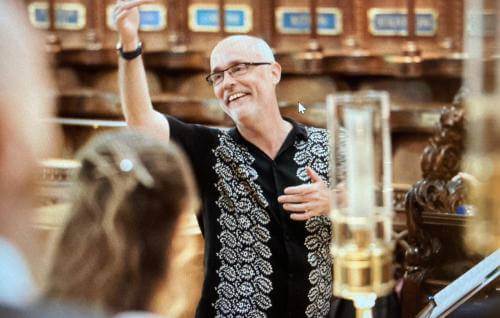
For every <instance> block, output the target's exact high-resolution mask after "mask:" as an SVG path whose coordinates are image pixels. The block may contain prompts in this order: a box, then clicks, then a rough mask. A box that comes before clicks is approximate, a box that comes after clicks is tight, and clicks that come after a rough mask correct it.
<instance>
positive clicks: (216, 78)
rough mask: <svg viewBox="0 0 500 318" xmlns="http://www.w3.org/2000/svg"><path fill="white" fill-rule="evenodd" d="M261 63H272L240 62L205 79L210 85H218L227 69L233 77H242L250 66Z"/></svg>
mask: <svg viewBox="0 0 500 318" xmlns="http://www.w3.org/2000/svg"><path fill="white" fill-rule="evenodd" d="M259 65H271V63H269V62H261V63H250V62H247V63H238V64H236V65H233V66H230V67H228V68H226V69H225V70H222V71H218V72H213V73H210V74H208V75H207V77H205V79H206V80H207V82H208V84H209V85H210V86H216V85H219V84H220V83H222V81H223V80H224V73H225V72H226V71H227V72H228V73H229V75H231V77H240V76H242V75H245V74H246V73H247V72H248V69H249V68H250V66H259Z"/></svg>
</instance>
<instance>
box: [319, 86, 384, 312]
mask: <svg viewBox="0 0 500 318" xmlns="http://www.w3.org/2000/svg"><path fill="white" fill-rule="evenodd" d="M327 112H328V129H329V132H330V135H331V148H330V149H331V161H332V162H331V163H332V164H331V167H334V168H333V173H332V180H331V184H332V191H333V195H332V213H331V216H332V221H333V228H334V232H333V243H332V254H333V263H334V294H335V295H336V296H338V297H342V298H347V299H352V300H354V302H355V306H356V307H358V306H357V305H356V303H361V302H366V301H367V300H368V302H370V303H374V301H375V298H376V297H380V296H383V295H387V294H389V293H390V292H391V291H392V288H393V285H394V282H393V275H392V253H393V245H394V244H393V242H392V240H391V235H392V216H393V210H392V162H391V138H390V128H389V114H390V104H389V95H388V93H387V92H380V91H362V92H357V93H343V94H342V93H339V94H335V95H330V96H328V97H327ZM368 307H371V306H368Z"/></svg>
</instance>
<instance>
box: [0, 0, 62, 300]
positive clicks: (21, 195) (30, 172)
mask: <svg viewBox="0 0 500 318" xmlns="http://www.w3.org/2000/svg"><path fill="white" fill-rule="evenodd" d="M25 12H26V8H25V7H24V4H23V3H22V2H21V1H11V0H3V1H0V51H1V52H2V58H0V74H1V75H0V76H1V80H0V305H1V306H6V307H19V308H20V307H24V306H27V305H29V304H30V303H32V302H33V301H34V300H35V299H36V296H37V287H36V284H35V283H34V281H33V277H34V275H32V271H31V270H32V268H37V266H36V264H35V266H32V267H31V268H30V266H29V264H31V263H32V262H33V261H35V260H36V259H37V258H38V256H39V255H36V254H34V253H35V251H37V250H38V248H37V245H36V240H34V238H33V235H34V232H33V229H32V226H31V222H32V217H33V199H34V194H35V180H36V177H37V175H38V171H37V160H39V159H40V158H42V157H45V156H47V155H48V154H49V153H50V152H51V150H53V149H54V148H53V147H54V146H55V145H57V140H58V138H57V137H58V136H57V134H56V131H55V127H54V126H50V127H49V126H44V125H43V124H42V122H41V119H42V118H46V117H48V116H51V115H52V114H53V113H52V112H53V109H52V105H53V103H52V98H51V97H52V94H53V92H54V91H53V87H52V80H51V77H50V76H48V74H49V73H50V72H49V70H48V67H47V61H46V60H45V56H44V52H43V47H44V43H43V42H42V41H41V40H40V39H41V38H43V37H40V36H36V34H34V31H33V29H32V27H31V26H30V25H29V24H28V20H27V17H26V16H25V14H24V13H25Z"/></svg>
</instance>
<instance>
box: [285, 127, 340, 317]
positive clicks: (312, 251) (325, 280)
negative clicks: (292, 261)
mask: <svg viewBox="0 0 500 318" xmlns="http://www.w3.org/2000/svg"><path fill="white" fill-rule="evenodd" d="M306 130H307V135H308V140H307V141H304V140H301V141H297V142H295V147H296V148H297V152H296V153H295V156H294V161H295V162H296V163H297V165H298V166H299V168H298V169H297V177H298V178H299V179H300V180H302V181H304V182H306V181H309V177H308V176H307V173H306V169H305V168H306V166H308V167H311V168H312V169H313V170H314V171H315V172H316V173H318V174H319V175H320V176H321V177H322V179H323V180H325V182H328V181H329V178H328V176H329V156H330V153H329V150H328V149H329V148H328V147H329V145H328V134H327V132H326V131H325V130H324V129H319V128H312V127H307V128H306ZM305 227H306V230H307V232H308V235H307V236H306V238H305V241H304V244H305V246H306V248H307V249H308V251H309V253H308V254H307V261H308V262H309V265H311V267H312V270H311V272H310V273H309V277H308V278H309V282H310V283H311V289H310V290H309V292H308V294H307V296H308V299H309V305H308V306H307V308H306V316H307V317H325V316H326V315H327V314H328V311H329V310H330V298H331V296H332V282H333V280H332V275H333V273H332V257H331V255H330V242H331V237H332V224H331V221H330V219H329V218H328V217H326V216H317V217H313V218H310V219H309V220H307V222H306V225H305Z"/></svg>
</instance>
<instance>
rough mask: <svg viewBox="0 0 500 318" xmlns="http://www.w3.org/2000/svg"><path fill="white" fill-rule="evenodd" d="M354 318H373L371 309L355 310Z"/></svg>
mask: <svg viewBox="0 0 500 318" xmlns="http://www.w3.org/2000/svg"><path fill="white" fill-rule="evenodd" d="M356 318H373V314H372V309H371V308H356Z"/></svg>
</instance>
